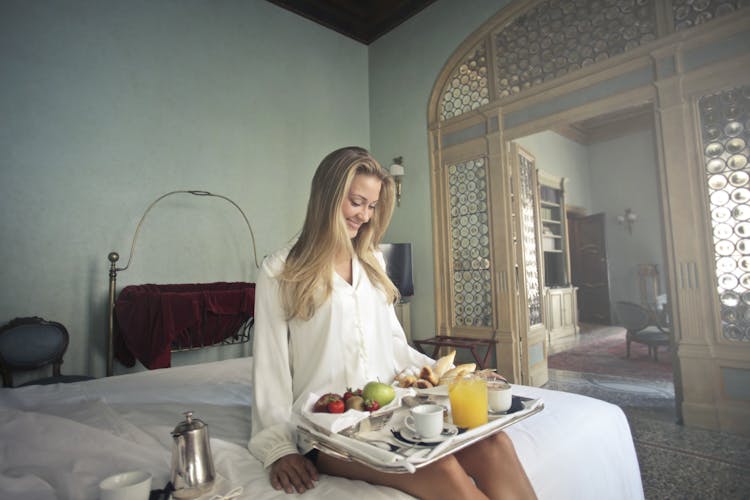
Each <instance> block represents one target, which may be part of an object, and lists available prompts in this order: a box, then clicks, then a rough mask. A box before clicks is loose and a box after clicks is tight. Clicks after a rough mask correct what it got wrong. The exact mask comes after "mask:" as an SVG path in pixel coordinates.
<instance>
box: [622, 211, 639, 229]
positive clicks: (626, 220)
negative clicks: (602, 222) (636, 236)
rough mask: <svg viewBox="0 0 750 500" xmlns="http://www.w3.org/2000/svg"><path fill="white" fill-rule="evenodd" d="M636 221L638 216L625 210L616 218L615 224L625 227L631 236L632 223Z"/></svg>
mask: <svg viewBox="0 0 750 500" xmlns="http://www.w3.org/2000/svg"><path fill="white" fill-rule="evenodd" d="M636 220H638V214H636V213H635V212H633V211H632V210H630V209H629V208H626V209H625V213H624V214H622V215H618V216H617V223H618V224H620V225H625V226H627V228H628V232H629V233H630V234H633V223H634V222H635V221H636Z"/></svg>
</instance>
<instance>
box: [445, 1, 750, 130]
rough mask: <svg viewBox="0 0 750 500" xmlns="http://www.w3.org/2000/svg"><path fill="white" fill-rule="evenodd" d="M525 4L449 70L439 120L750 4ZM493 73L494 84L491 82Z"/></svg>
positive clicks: (666, 2) (702, 2)
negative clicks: (521, 9) (516, 13)
mask: <svg viewBox="0 0 750 500" xmlns="http://www.w3.org/2000/svg"><path fill="white" fill-rule="evenodd" d="M525 3H526V4H528V8H525V9H524V10H523V11H522V12H521V13H519V15H517V16H516V17H515V18H514V19H512V20H511V21H510V22H502V23H500V24H499V25H498V26H497V28H495V29H493V30H492V31H491V32H490V33H489V35H488V36H487V37H485V38H484V39H483V40H482V41H481V42H480V43H479V44H477V45H475V46H474V47H472V48H471V50H469V51H467V53H466V55H465V57H464V58H463V60H461V61H460V62H459V63H458V64H457V65H456V67H455V68H453V70H452V72H451V75H450V77H449V78H448V79H447V80H446V83H445V85H444V87H443V90H442V100H441V103H440V119H441V120H447V119H449V118H454V117H456V116H459V115H462V114H464V113H467V112H469V111H472V110H474V109H477V108H479V107H481V106H485V105H487V104H490V103H492V102H494V101H498V100H502V99H504V98H507V97H510V96H515V95H517V94H519V93H521V92H522V91H523V90H524V89H528V88H531V87H534V86H536V85H540V84H542V83H544V82H548V81H550V80H554V79H555V78H558V77H561V76H563V75H566V74H569V73H573V72H575V71H577V70H580V69H581V68H584V67H587V66H590V65H592V64H594V63H597V62H600V61H604V60H606V59H609V58H611V57H614V56H616V55H618V54H622V53H625V52H628V51H631V50H634V49H636V48H638V47H640V46H642V45H646V44H648V43H650V42H652V41H654V40H656V39H658V38H661V37H664V36H666V35H669V34H671V33H674V32H678V31H683V30H686V29H688V28H691V27H693V26H697V25H701V24H705V23H706V22H709V21H711V20H713V19H716V18H720V17H725V16H728V15H731V14H732V13H733V12H736V11H737V10H739V9H741V8H746V7H747V6H748V5H750V2H748V0H671V1H667V0H564V1H563V0H544V1H527V2H525ZM669 5H671V9H669V8H667V7H668V6H669ZM660 26H661V27H663V28H662V29H661V31H660V30H659V27H660ZM489 66H491V67H489ZM490 75H493V77H492V81H489V80H488V79H489V77H490ZM490 84H492V85H490Z"/></svg>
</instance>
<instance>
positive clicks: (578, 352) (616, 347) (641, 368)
mask: <svg viewBox="0 0 750 500" xmlns="http://www.w3.org/2000/svg"><path fill="white" fill-rule="evenodd" d="M625 352H626V349H625V329H624V328H621V327H619V326H597V327H591V326H585V325H582V328H581V333H580V334H579V340H578V343H577V345H576V346H574V347H572V348H571V349H569V350H566V351H563V352H559V353H556V354H552V355H551V356H550V357H549V360H548V361H549V367H550V368H552V369H555V370H567V371H572V372H586V373H599V374H605V375H618V376H623V377H631V378H643V379H648V380H660V381H665V382H666V381H672V353H671V352H670V350H669V347H659V361H654V360H653V358H651V357H649V355H648V347H647V346H645V345H642V344H636V343H635V342H632V343H631V344H630V358H626V357H625Z"/></svg>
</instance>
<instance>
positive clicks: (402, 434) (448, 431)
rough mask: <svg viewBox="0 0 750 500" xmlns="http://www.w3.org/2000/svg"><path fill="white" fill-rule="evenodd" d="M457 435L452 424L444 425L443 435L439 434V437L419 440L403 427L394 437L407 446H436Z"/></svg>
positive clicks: (455, 428) (413, 433)
mask: <svg viewBox="0 0 750 500" xmlns="http://www.w3.org/2000/svg"><path fill="white" fill-rule="evenodd" d="M457 434H458V427H456V426H455V425H453V424H445V425H444V426H443V433H442V434H440V435H439V436H435V437H431V438H420V437H419V436H418V435H417V434H416V433H415V432H414V431H412V430H411V429H409V428H408V427H406V426H404V427H401V429H399V430H398V432H396V433H394V437H395V438H396V439H398V440H400V441H403V442H405V443H408V444H414V443H419V444H438V443H442V442H443V441H445V440H446V439H450V438H452V437H453V436H455V435H457Z"/></svg>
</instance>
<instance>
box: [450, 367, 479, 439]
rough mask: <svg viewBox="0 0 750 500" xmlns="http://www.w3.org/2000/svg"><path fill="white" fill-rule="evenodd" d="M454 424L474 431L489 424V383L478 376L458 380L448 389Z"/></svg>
mask: <svg viewBox="0 0 750 500" xmlns="http://www.w3.org/2000/svg"><path fill="white" fill-rule="evenodd" d="M448 396H449V398H450V401H451V413H452V414H453V423H454V424H455V425H456V426H458V427H467V428H469V429H473V428H474V427H478V426H480V425H482V424H486V423H487V382H485V380H484V379H482V378H480V377H476V376H466V377H460V378H457V379H456V380H455V381H454V382H453V383H452V384H451V385H450V386H449V388H448Z"/></svg>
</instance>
